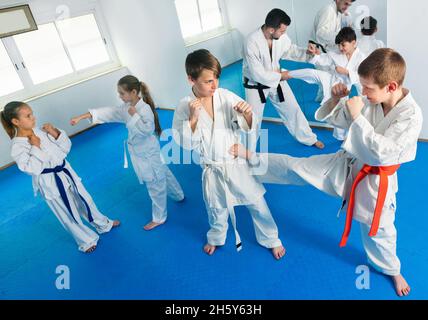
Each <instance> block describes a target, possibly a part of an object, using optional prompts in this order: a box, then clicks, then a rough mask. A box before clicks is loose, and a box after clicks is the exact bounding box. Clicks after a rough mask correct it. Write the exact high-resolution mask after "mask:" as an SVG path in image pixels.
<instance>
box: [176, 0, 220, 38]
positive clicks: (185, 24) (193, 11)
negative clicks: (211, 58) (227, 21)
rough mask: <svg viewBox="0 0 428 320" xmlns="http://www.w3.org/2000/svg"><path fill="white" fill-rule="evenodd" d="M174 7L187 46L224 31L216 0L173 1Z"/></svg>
mask: <svg viewBox="0 0 428 320" xmlns="http://www.w3.org/2000/svg"><path fill="white" fill-rule="evenodd" d="M175 6H176V9H177V15H178V19H179V21H180V27H181V33H182V35H183V38H184V40H185V43H186V44H187V45H188V44H191V43H195V42H198V41H203V40H205V39H206V38H209V37H212V36H215V35H218V34H220V33H224V32H225V31H226V27H225V25H224V21H223V16H222V13H221V8H220V5H219V1H218V0H175Z"/></svg>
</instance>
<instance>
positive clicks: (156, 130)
mask: <svg viewBox="0 0 428 320" xmlns="http://www.w3.org/2000/svg"><path fill="white" fill-rule="evenodd" d="M118 92H119V96H120V98H121V99H122V101H123V102H124V103H123V104H122V105H121V106H119V107H106V108H99V109H90V110H89V112H88V113H85V114H83V115H81V116H78V117H75V118H73V119H71V124H72V125H76V124H78V123H79V122H80V121H81V120H83V119H92V122H93V123H107V122H120V123H125V124H126V127H127V129H128V141H127V145H128V150H129V154H130V156H131V162H132V165H133V167H134V170H135V173H136V175H137V177H138V179H139V182H140V183H141V184H144V183H145V184H146V186H147V190H148V192H149V195H150V198H151V200H152V221H151V222H150V223H148V224H147V225H146V226H145V227H144V229H145V230H147V231H148V230H152V229H154V228H156V227H158V226H159V225H162V224H164V223H165V221H166V219H167V216H168V214H167V196H169V197H171V198H172V199H173V200H175V201H182V200H184V193H183V190H182V189H181V186H180V184H179V183H178V181H177V179H176V178H175V177H174V175H173V174H172V172H171V171H170V170H169V168H168V167H167V165H166V164H165V163H164V161H163V159H162V156H161V153H160V144H159V140H158V137H159V136H160V135H161V133H162V129H161V127H160V124H159V117H158V114H157V112H156V109H155V104H154V102H153V100H152V98H151V96H150V93H149V90H148V88H147V86H146V84H145V83H144V82H141V81H140V80H138V79H137V78H136V77H134V76H131V75H128V76H125V77H123V78H122V79H120V80H119V82H118ZM125 158H126V150H125ZM125 166H126V165H125Z"/></svg>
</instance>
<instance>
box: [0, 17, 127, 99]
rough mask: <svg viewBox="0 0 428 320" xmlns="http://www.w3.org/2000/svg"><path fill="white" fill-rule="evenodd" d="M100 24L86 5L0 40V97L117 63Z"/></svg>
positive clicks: (38, 90) (63, 82)
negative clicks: (75, 12) (78, 12)
mask: <svg viewBox="0 0 428 320" xmlns="http://www.w3.org/2000/svg"><path fill="white" fill-rule="evenodd" d="M88 11H91V12H90V13H88ZM49 20H50V21H49ZM101 25H102V24H100V17H99V16H98V15H97V13H96V11H95V10H87V11H86V12H85V13H82V14H81V15H78V16H74V17H70V18H67V19H64V20H56V19H55V17H53V18H51V19H49V18H45V22H44V23H41V24H39V25H38V30H35V31H31V32H27V33H22V34H18V35H15V36H11V37H7V38H3V39H0V102H3V100H7V99H12V98H13V99H19V100H25V99H27V98H30V97H32V96H36V95H40V94H44V93H46V92H48V91H50V90H55V89H58V88H60V87H64V86H67V85H70V84H73V83H75V82H78V81H81V80H83V79H86V78H88V77H91V76H95V75H97V74H100V73H102V72H105V71H108V70H111V69H113V68H116V67H119V62H118V59H117V57H116V55H115V53H114V50H113V49H112V48H111V47H110V46H109V45H108V43H109V41H107V38H106V36H105V35H104V34H103V32H102V29H101V28H100V26H101Z"/></svg>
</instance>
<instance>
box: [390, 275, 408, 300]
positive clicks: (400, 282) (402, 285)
mask: <svg viewBox="0 0 428 320" xmlns="http://www.w3.org/2000/svg"><path fill="white" fill-rule="evenodd" d="M392 280H393V281H394V286H395V291H396V292H397V295H398V296H400V297H403V296H408V295H409V293H410V286H409V285H408V284H407V282H406V280H405V279H404V278H403V276H402V275H401V274H400V275H398V276H393V277H392Z"/></svg>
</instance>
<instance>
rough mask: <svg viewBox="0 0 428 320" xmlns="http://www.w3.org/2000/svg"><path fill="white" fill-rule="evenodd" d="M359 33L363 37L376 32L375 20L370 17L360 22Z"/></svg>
mask: <svg viewBox="0 0 428 320" xmlns="http://www.w3.org/2000/svg"><path fill="white" fill-rule="evenodd" d="M360 25H361V33H362V34H363V35H365V36H371V35H373V34H374V33H375V32H376V29H377V20H376V19H375V18H373V17H371V16H369V17H365V18H364V19H363V20H361V23H360Z"/></svg>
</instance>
